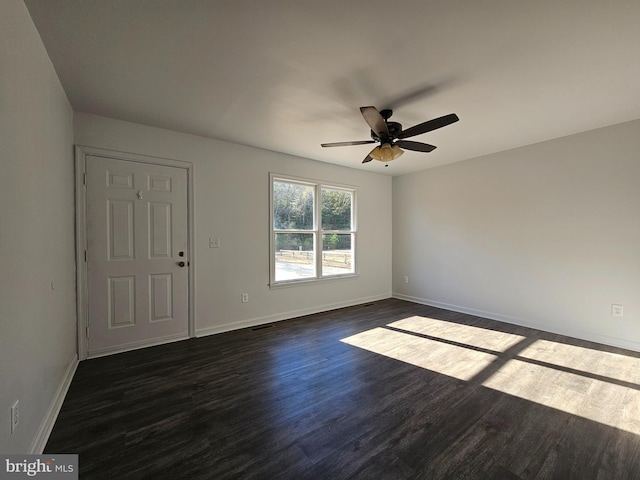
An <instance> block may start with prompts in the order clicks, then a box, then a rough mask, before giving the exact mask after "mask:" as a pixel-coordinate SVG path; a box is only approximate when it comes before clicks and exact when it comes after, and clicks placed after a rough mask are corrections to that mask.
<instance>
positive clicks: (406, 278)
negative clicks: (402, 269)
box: [404, 275, 409, 283]
mask: <svg viewBox="0 0 640 480" xmlns="http://www.w3.org/2000/svg"><path fill="white" fill-rule="evenodd" d="M404 283H409V277H407V276H406V275H405V277H404Z"/></svg>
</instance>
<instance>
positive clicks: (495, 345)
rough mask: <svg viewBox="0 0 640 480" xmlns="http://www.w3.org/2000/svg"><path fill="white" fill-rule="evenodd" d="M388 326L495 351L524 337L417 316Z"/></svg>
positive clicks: (499, 350) (501, 350)
mask: <svg viewBox="0 0 640 480" xmlns="http://www.w3.org/2000/svg"><path fill="white" fill-rule="evenodd" d="M388 326H389V327H394V328H399V329H401V330H406V331H407V332H413V333H419V334H422V335H429V336H431V337H438V338H441V339H443V340H450V341H454V342H458V343H464V344H467V345H473V346H475V347H480V348H486V349H487V350H494V351H497V352H504V351H505V350H507V349H508V348H509V347H511V346H513V345H515V344H517V343H518V342H520V341H522V340H523V339H524V337H523V336H521V335H514V334H512V333H505V332H499V331H496V330H488V329H486V328H480V327H473V326H471V325H463V324H459V323H453V322H445V321H443V320H436V319H435V318H427V317H418V316H416V317H409V318H404V319H402V320H398V321H397V322H393V323H390V324H389V325H388Z"/></svg>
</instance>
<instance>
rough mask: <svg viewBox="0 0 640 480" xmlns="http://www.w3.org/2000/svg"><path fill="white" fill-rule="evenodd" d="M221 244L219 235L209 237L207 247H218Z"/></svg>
mask: <svg viewBox="0 0 640 480" xmlns="http://www.w3.org/2000/svg"><path fill="white" fill-rule="evenodd" d="M221 245H222V243H221V242H220V237H216V238H213V237H209V248H220V246H221Z"/></svg>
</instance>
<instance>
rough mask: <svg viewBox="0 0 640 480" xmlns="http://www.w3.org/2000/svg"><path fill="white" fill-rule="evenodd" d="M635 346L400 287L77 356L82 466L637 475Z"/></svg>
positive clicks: (69, 408) (638, 361)
mask: <svg viewBox="0 0 640 480" xmlns="http://www.w3.org/2000/svg"><path fill="white" fill-rule="evenodd" d="M639 384H640V354H638V353H634V352H629V351H626V350H621V349H616V348H611V347H604V346H601V345H597V344H592V343H589V342H584V341H578V340H573V339H570V338H566V337H561V336H558V335H551V334H547V333H544V332H540V331H537V330H531V329H527V328H523V327H517V326H512V325H507V324H502V323H499V322H495V321H490V320H486V319H482V318H478V317H473V316H469V315H463V314H459V313H454V312H449V311H444V310H439V309H436V308H432V307H427V306H422V305H416V304H413V303H409V302H404V301H401V300H397V299H388V300H383V301H379V302H375V303H372V304H367V305H361V306H357V307H351V308H344V309H340V310H335V311H331V312H327V313H322V314H316V315H310V316H306V317H301V318H297V319H293V320H288V321H283V322H278V323H275V324H273V326H271V327H268V328H263V329H256V330H249V329H247V330H239V331H234V332H229V333H224V334H220V335H215V336H210V337H205V338H199V339H191V340H187V341H182V342H177V343H173V344H169V345H163V346H158V347H153V348H147V349H143V350H138V351H134V352H129V353H123V354H119V355H113V356H110V357H103V358H98V359H93V360H88V361H85V362H82V363H81V364H80V366H79V367H78V370H77V373H76V376H75V378H74V380H73V382H72V385H71V388H70V390H69V393H68V395H67V398H66V399H65V402H64V405H63V407H62V410H61V412H60V415H59V417H58V420H57V422H56V425H55V427H54V429H53V432H52V434H51V436H50V438H49V442H48V444H47V448H46V450H45V451H46V453H78V454H79V459H80V478H82V479H110V480H111V479H136V480H138V479H190V480H192V479H216V480H222V479H269V480H270V479H296V480H297V479H330V480H339V479H374V480H378V479H416V480H418V479H420V480H422V479H456V480H457V479H562V480H567V479H579V480H588V479H615V480H623V479H638V478H640V436H639V434H640V396H639V395H640V386H639Z"/></svg>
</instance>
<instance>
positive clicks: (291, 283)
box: [269, 273, 360, 290]
mask: <svg viewBox="0 0 640 480" xmlns="http://www.w3.org/2000/svg"><path fill="white" fill-rule="evenodd" d="M359 276H360V275H359V274H357V273H345V274H344V275H333V276H331V277H323V278H305V279H300V280H287V281H282V282H276V283H270V284H269V288H270V289H271V290H275V289H279V288H288V287H297V286H300V285H310V284H317V283H325V282H336V281H340V280H348V279H352V278H358V277H359Z"/></svg>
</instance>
